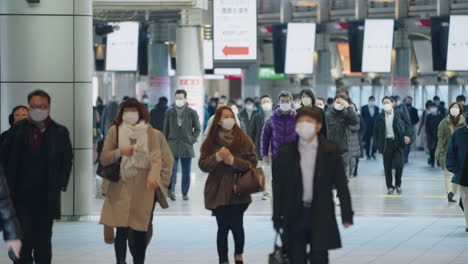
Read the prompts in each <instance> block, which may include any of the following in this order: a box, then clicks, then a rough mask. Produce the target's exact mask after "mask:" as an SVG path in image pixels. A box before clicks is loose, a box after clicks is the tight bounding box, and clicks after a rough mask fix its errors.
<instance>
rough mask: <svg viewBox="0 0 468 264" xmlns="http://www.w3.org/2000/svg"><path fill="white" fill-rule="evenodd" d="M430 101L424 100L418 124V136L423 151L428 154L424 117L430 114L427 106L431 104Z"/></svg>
mask: <svg viewBox="0 0 468 264" xmlns="http://www.w3.org/2000/svg"><path fill="white" fill-rule="evenodd" d="M431 103H432V101H431V100H428V101H426V104H425V108H424V111H423V113H422V116H421V122H419V125H418V136H420V137H421V144H422V147H423V149H424V151H425V152H426V153H427V154H428V155H429V149H428V147H427V139H426V138H427V137H426V129H425V128H426V119H427V116H428V115H429V114H430V113H429V106H430V105H431Z"/></svg>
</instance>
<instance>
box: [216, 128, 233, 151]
mask: <svg viewBox="0 0 468 264" xmlns="http://www.w3.org/2000/svg"><path fill="white" fill-rule="evenodd" d="M233 141H234V130H230V131H223V130H220V131H219V133H218V142H219V144H221V146H223V147H230V146H231V145H232V142H233Z"/></svg>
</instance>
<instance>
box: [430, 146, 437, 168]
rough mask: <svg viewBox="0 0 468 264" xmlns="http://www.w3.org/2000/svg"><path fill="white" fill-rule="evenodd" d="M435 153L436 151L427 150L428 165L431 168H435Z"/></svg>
mask: <svg viewBox="0 0 468 264" xmlns="http://www.w3.org/2000/svg"><path fill="white" fill-rule="evenodd" d="M435 152H436V149H435V148H434V149H432V148H431V149H429V165H431V166H432V167H434V166H435Z"/></svg>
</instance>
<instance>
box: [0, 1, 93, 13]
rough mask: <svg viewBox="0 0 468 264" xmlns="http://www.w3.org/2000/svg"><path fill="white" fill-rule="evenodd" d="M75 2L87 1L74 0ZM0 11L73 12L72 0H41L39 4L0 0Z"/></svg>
mask: <svg viewBox="0 0 468 264" xmlns="http://www.w3.org/2000/svg"><path fill="white" fill-rule="evenodd" d="M75 2H88V1H83V0H75ZM81 5H83V3H82V4H81ZM0 13H2V14H42V15H43V14H60V15H71V14H73V0H42V1H41V3H40V4H28V3H27V2H26V0H1V1H0Z"/></svg>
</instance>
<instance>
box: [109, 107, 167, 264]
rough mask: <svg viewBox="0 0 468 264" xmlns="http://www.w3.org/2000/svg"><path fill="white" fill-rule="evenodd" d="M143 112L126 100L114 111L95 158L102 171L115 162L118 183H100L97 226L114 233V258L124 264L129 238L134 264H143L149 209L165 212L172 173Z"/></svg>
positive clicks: (160, 140) (161, 138)
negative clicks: (156, 206) (101, 198)
mask: <svg viewBox="0 0 468 264" xmlns="http://www.w3.org/2000/svg"><path fill="white" fill-rule="evenodd" d="M149 120H150V117H149V114H148V111H147V110H146V107H145V106H144V105H143V104H141V103H140V102H138V100H136V99H134V98H131V99H128V100H126V101H124V102H123V103H122V104H121V105H120V108H119V112H118V114H117V118H116V120H115V124H114V125H113V126H112V127H111V128H110V130H109V133H108V134H107V137H106V139H105V142H104V149H103V152H102V155H101V163H102V165H103V166H108V165H110V164H113V163H116V162H119V161H120V180H119V181H118V182H110V181H108V180H104V182H103V188H102V189H103V193H104V195H105V197H106V199H105V201H104V206H103V208H102V214H101V221H100V223H101V224H103V225H105V226H107V227H114V228H117V236H116V238H115V254H116V258H117V263H118V264H125V263H126V262H125V261H126V254H127V241H128V236H129V232H132V234H133V240H134V241H133V243H132V244H131V245H132V246H133V248H132V250H131V253H132V255H133V263H134V264H143V263H144V261H145V254H146V247H147V231H148V228H149V226H150V222H151V219H152V215H153V209H154V203H155V201H157V202H159V203H160V205H161V207H162V208H167V207H168V204H167V198H166V197H167V188H168V186H169V182H170V177H171V171H172V164H173V159H172V153H171V151H170V149H169V145H168V144H167V141H166V139H165V138H164V135H163V134H162V133H161V132H159V131H157V130H155V129H154V128H153V127H152V126H151V125H149Z"/></svg>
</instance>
